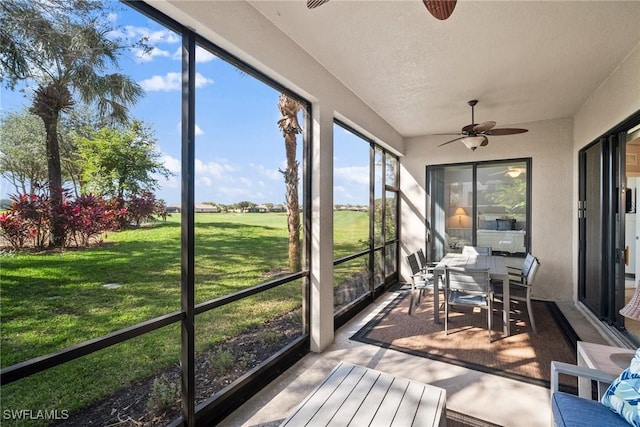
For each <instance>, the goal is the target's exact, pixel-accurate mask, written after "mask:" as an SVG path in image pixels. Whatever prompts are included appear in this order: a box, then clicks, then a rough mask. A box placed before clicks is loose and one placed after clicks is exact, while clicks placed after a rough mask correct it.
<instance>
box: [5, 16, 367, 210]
mask: <svg viewBox="0 0 640 427" xmlns="http://www.w3.org/2000/svg"><path fill="white" fill-rule="evenodd" d="M111 19H113V20H114V21H115V22H116V23H117V27H119V28H120V34H119V35H120V36H124V37H127V38H131V39H138V38H140V37H141V36H146V37H148V43H149V44H150V45H151V46H153V49H152V50H151V52H149V53H148V54H146V55H144V54H142V52H140V51H134V50H131V51H130V52H129V53H128V55H126V56H124V57H122V58H121V59H120V61H119V65H120V68H121V70H120V72H122V73H124V74H127V75H129V76H131V77H132V78H133V79H135V80H136V81H137V82H138V83H139V84H140V85H141V86H142V88H143V89H144V90H145V96H144V97H143V98H142V99H141V100H140V101H139V102H138V103H137V104H136V105H135V106H134V107H132V108H131V113H132V115H133V116H134V117H135V118H137V119H140V120H143V121H144V122H145V123H146V124H148V125H150V126H151V128H152V129H153V131H154V133H155V137H156V141H157V145H158V151H159V152H160V153H161V155H162V161H163V162H164V165H165V166H166V167H167V168H168V169H169V170H170V171H171V172H173V173H174V174H175V175H174V176H173V177H172V178H170V179H169V180H165V179H164V178H161V179H160V182H159V183H160V187H161V188H160V189H159V190H158V191H157V192H156V195H157V197H158V198H161V199H164V200H165V201H166V202H167V203H168V204H178V203H179V202H180V166H181V160H180V159H181V147H180V135H181V131H180V104H181V99H180V96H181V94H180V75H181V61H180V48H181V39H180V36H179V35H178V34H176V33H174V32H172V31H170V30H168V29H166V28H164V27H163V26H161V25H160V24H158V23H156V22H155V21H153V20H151V19H149V18H147V17H145V16H143V15H141V14H138V13H137V12H135V11H133V10H131V9H128V8H126V7H125V8H124V10H119V11H118V13H117V14H113V15H111ZM196 72H197V73H196V91H197V92H196V178H195V179H196V187H195V200H196V202H208V201H210V202H216V203H224V204H231V203H235V202H239V201H243V200H248V201H251V202H254V203H267V202H271V203H276V204H278V203H284V194H285V187H284V180H283V177H282V174H281V173H280V172H279V171H278V170H279V169H284V167H285V154H284V141H283V137H282V134H281V133H280V131H279V129H278V126H277V121H278V119H279V118H280V113H279V111H278V108H277V103H278V96H279V92H278V91H276V90H274V89H272V88H271V87H269V86H267V85H265V84H264V83H262V82H260V81H258V80H256V79H255V78H253V77H252V76H250V75H247V74H246V73H242V72H240V71H239V70H238V69H236V68H235V67H233V66H231V65H230V64H228V63H226V62H225V61H224V60H222V59H220V58H217V57H215V56H214V55H213V54H211V53H209V52H207V51H206V50H204V49H201V48H198V49H197V51H196ZM2 91H3V93H2V96H1V97H0V109H1V110H3V111H16V110H20V109H21V108H22V107H23V106H24V105H28V104H29V103H30V99H29V97H28V96H27V97H25V96H24V95H22V94H20V93H12V92H9V91H7V90H6V89H4V88H3V89H2ZM301 146H302V139H301V138H299V143H298V152H299V155H298V158H299V159H301V149H302V147H301ZM334 146H335V148H334V156H335V157H334V162H335V168H334V174H335V175H334V197H335V203H336V204H367V203H368V173H369V172H368V144H367V143H365V142H364V141H362V140H360V139H359V138H357V137H356V136H354V135H353V134H351V133H349V132H346V131H345V130H343V129H342V128H340V127H337V126H336V127H335V133H334ZM12 192H13V187H11V186H9V185H8V184H7V182H6V181H4V180H2V183H1V188H0V198H6V197H7V195H8V194H10V193H12Z"/></svg>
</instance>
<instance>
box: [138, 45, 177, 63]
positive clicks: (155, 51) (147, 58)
mask: <svg viewBox="0 0 640 427" xmlns="http://www.w3.org/2000/svg"><path fill="white" fill-rule="evenodd" d="M132 51H133V53H134V54H135V55H136V60H137V61H138V62H151V61H153V59H154V58H156V57H158V56H161V57H168V56H169V52H167V51H166V50H162V49H159V48H157V47H152V48H151V50H149V51H146V50H144V49H140V48H134V49H132Z"/></svg>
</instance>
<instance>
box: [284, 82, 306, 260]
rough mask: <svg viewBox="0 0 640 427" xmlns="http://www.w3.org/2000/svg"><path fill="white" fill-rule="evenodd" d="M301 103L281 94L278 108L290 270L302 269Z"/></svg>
mask: <svg viewBox="0 0 640 427" xmlns="http://www.w3.org/2000/svg"><path fill="white" fill-rule="evenodd" d="M301 108H302V106H301V105H300V103H299V102H298V101H296V100H295V99H292V98H290V97H288V96H287V95H285V94H284V93H283V94H280V99H279V100H278V109H279V110H280V114H281V115H282V117H281V118H280V120H278V126H279V127H280V130H281V131H282V135H283V136H284V145H285V151H286V155H287V169H286V170H284V171H282V170H281V171H280V172H282V174H283V175H284V182H285V186H286V195H285V197H286V203H287V226H288V230H289V271H291V272H295V271H300V269H301V268H302V262H301V260H300V203H299V200H298V162H297V161H296V147H297V140H296V135H297V134H299V133H301V132H302V129H301V128H300V125H299V124H298V111H299V110H300V109H301Z"/></svg>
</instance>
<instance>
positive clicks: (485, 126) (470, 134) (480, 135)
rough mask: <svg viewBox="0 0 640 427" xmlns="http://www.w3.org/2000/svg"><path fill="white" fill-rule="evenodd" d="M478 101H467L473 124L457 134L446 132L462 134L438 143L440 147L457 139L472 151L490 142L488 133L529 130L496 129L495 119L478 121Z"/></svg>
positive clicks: (514, 132)
mask: <svg viewBox="0 0 640 427" xmlns="http://www.w3.org/2000/svg"><path fill="white" fill-rule="evenodd" d="M477 103H478V100H477V99H472V100H471V101H469V102H467V104H469V106H470V107H471V124H470V125H466V126H464V127H463V128H462V130H461V132H460V133H457V134H445V135H461V136H459V137H457V138H454V139H452V140H450V141H447V142H443V143H442V144H440V145H438V147H442V146H443V145H447V144H450V143H452V142H455V141H462V143H463V144H464V145H465V146H466V147H467V148H468V149H470V150H471V151H475V150H476V148H478V147H484V146H485V145H487V144H489V139H488V138H487V136H488V135H493V136H501V135H515V134H518V133H524V132H528V130H527V129H519V128H500V129H494V128H493V127H494V126H495V125H496V122H494V121H488V122H482V123H476V122H475V115H474V107H475V106H476V104H477Z"/></svg>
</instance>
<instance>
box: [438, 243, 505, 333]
mask: <svg viewBox="0 0 640 427" xmlns="http://www.w3.org/2000/svg"><path fill="white" fill-rule="evenodd" d="M445 266H449V267H457V268H471V269H474V268H475V269H484V268H488V269H489V275H490V276H491V279H492V280H502V283H503V286H502V289H503V294H504V295H503V304H502V307H503V310H502V321H503V333H504V334H505V335H506V336H509V335H511V319H510V315H509V306H510V305H511V301H510V299H509V298H510V295H509V274H508V273H507V266H506V264H505V262H504V257H501V256H482V255H462V254H457V253H448V254H446V255H445V256H444V258H442V260H441V261H440V262H439V263H438V265H436V266H435V267H434V269H433V276H434V278H433V280H434V283H438V280H440V279H441V277H442V276H444V267H445ZM443 280H444V279H443ZM439 307H440V296H439V293H438V292H434V293H433V320H434V321H435V322H436V323H440V310H439Z"/></svg>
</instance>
